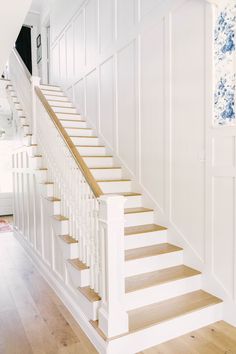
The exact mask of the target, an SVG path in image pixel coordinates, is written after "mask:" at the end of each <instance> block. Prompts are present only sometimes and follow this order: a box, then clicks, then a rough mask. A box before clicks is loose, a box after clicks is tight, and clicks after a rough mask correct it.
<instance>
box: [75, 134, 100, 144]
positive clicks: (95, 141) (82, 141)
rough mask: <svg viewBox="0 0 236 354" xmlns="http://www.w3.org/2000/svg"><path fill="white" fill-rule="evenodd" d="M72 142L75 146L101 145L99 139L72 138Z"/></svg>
mask: <svg viewBox="0 0 236 354" xmlns="http://www.w3.org/2000/svg"><path fill="white" fill-rule="evenodd" d="M71 140H72V141H73V143H74V144H75V145H93V146H97V145H99V139H98V138H87V137H82V138H80V137H74V136H72V137H71Z"/></svg>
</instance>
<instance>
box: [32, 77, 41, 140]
mask: <svg viewBox="0 0 236 354" xmlns="http://www.w3.org/2000/svg"><path fill="white" fill-rule="evenodd" d="M40 80H41V78H40V77H38V76H31V96H32V118H31V119H32V133H33V137H32V142H33V144H35V143H36V132H37V112H36V94H35V87H37V86H39V85H40Z"/></svg>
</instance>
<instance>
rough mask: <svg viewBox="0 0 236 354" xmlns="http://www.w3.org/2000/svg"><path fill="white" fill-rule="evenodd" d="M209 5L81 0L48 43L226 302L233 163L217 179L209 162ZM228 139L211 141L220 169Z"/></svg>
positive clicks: (56, 75) (93, 117)
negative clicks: (75, 10)
mask: <svg viewBox="0 0 236 354" xmlns="http://www.w3.org/2000/svg"><path fill="white" fill-rule="evenodd" d="M214 13H215V5H213V3H211V4H210V2H209V1H204V0H166V1H158V0H148V1H147V0H110V1H108V0H99V1H98V0H89V1H86V2H85V3H84V4H83V6H82V7H81V8H80V9H79V11H77V12H76V13H75V14H74V16H73V18H72V19H71V20H70V21H69V23H68V24H67V26H65V27H64V25H63V26H62V27H63V29H62V31H61V33H60V35H59V36H57V38H56V39H55V41H54V42H53V43H52V56H51V57H52V69H53V70H52V77H53V83H55V84H59V85H61V86H63V88H64V89H65V91H66V92H67V93H68V95H69V96H70V97H73V99H74V101H75V104H76V106H77V107H78V108H79V110H80V112H81V114H83V115H85V116H86V117H87V119H88V120H89V122H90V124H91V126H92V127H94V128H95V129H96V130H97V132H98V134H100V136H101V137H103V139H104V142H105V143H106V144H107V145H108V146H109V148H110V150H111V151H112V152H113V153H114V154H115V155H116V156H117V157H118V159H119V160H120V161H121V162H122V163H123V165H124V166H125V168H126V173H127V175H130V176H131V177H132V178H133V179H134V180H135V182H136V186H137V191H138V190H140V191H142V192H143V193H144V195H145V200H146V206H150V207H151V206H154V207H155V210H156V221H157V222H159V223H164V224H166V225H168V226H169V229H170V235H171V237H170V240H171V241H173V242H175V243H176V244H179V245H182V246H184V247H185V262H186V263H187V264H190V265H192V266H195V267H197V268H199V269H201V270H203V271H205V272H206V274H207V275H206V279H208V280H209V279H211V281H208V283H207V281H206V287H207V286H208V285H209V284H210V283H211V284H212V285H211V290H213V291H215V292H216V293H219V292H220V293H221V295H222V296H223V297H224V298H225V299H226V300H227V299H228V300H229V301H234V299H235V288H236V272H235V271H236V267H235V254H236V253H235V246H234V245H235V244H236V242H235V241H236V239H235V231H234V220H235V210H236V209H235V199H234V196H235V179H234V178H235V176H234V175H233V176H232V173H231V172H232V171H234V173H235V170H234V168H235V167H234V168H233V167H231V170H230V171H231V172H230V173H231V174H230V173H229V175H226V176H224V177H219V176H218V175H214V174H211V173H212V171H216V170H215V169H212V171H211V170H210V169H209V164H210V161H211V160H212V155H211V154H212V150H211V149H210V148H209V139H210V137H211V136H212V134H213V135H214V134H215V130H213V128H212V116H213V112H212V106H213V104H212V93H213V77H212V72H213V71H212V69H213V67H212V65H213V54H212V53H213V29H214V19H215V15H214ZM213 131H214V133H213ZM229 131H230V130H229ZM231 134H232V133H231ZM232 144H233V143H232V141H230V139H229V140H228V139H227V138H224V139H223V140H222V141H221V140H220V139H218V140H217V139H216V140H215V150H214V151H215V152H214V153H215V163H217V164H218V165H217V166H218V167H219V168H220V171H221V173H223V174H224V173H225V172H224V171H226V170H227V168H228V167H227V166H225V164H226V162H227V161H228V160H230V159H234V157H232V156H231V155H232V149H233V147H232V146H231V145H232ZM222 149H223V150H222ZM230 154H231V155H230ZM225 156H226V157H225ZM230 156H231V157H230ZM230 161H231V160H230ZM221 162H222V163H221ZM228 162H229V161H228ZM210 171H211V172H210ZM217 171H218V170H217ZM227 171H228V170H227ZM214 173H215V172H214ZM213 176H214V178H213ZM209 180H210V181H211V182H209ZM209 189H210V191H212V193H213V195H214V199H213V200H211V202H210V201H209V194H210V192H209ZM228 209H229V211H228V212H227V210H228ZM211 226H212V227H211ZM226 243H227V244H226ZM222 249H223V250H224V251H223V252H224V254H223V255H221V252H222ZM233 252H234V253H233ZM209 274H210V275H209ZM208 275H209V276H208ZM213 278H214V279H213ZM212 279H213V280H212Z"/></svg>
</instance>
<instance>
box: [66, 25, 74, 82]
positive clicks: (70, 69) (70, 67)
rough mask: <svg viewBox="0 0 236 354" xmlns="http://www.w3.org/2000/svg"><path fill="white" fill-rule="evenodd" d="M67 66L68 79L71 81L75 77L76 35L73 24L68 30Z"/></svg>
mask: <svg viewBox="0 0 236 354" xmlns="http://www.w3.org/2000/svg"><path fill="white" fill-rule="evenodd" d="M66 68H67V80H68V81H69V82H71V80H73V77H74V36H73V27H72V26H70V27H69V28H68V29H67V30H66Z"/></svg>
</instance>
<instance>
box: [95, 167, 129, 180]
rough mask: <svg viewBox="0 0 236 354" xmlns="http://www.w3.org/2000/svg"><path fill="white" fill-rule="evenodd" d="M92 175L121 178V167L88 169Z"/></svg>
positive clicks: (97, 177)
mask: <svg viewBox="0 0 236 354" xmlns="http://www.w3.org/2000/svg"><path fill="white" fill-rule="evenodd" d="M90 171H91V172H92V175H93V177H94V178H95V179H98V180H99V179H121V178H122V169H121V168H114V169H111V168H104V169H92V168H91V169H90Z"/></svg>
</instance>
